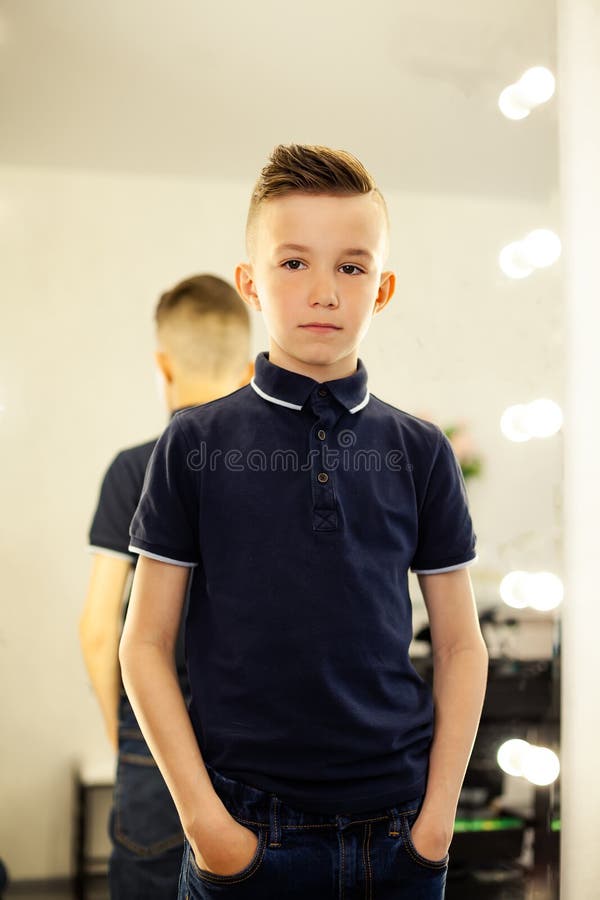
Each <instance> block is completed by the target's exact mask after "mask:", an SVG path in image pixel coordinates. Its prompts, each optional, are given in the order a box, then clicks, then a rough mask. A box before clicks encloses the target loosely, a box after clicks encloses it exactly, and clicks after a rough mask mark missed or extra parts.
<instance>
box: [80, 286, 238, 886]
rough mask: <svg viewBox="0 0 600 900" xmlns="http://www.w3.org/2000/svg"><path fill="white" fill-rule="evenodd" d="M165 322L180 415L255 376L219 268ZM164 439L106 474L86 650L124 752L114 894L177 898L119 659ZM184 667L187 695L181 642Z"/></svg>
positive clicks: (152, 780) (96, 522) (169, 812)
mask: <svg viewBox="0 0 600 900" xmlns="http://www.w3.org/2000/svg"><path fill="white" fill-rule="evenodd" d="M155 322H156V341H157V349H156V351H155V353H154V359H155V362H156V368H157V373H158V374H159V377H160V379H161V382H162V387H163V394H164V401H165V405H166V407H167V409H168V410H169V412H170V416H171V418H172V417H173V415H174V413H175V412H176V411H178V410H180V409H185V408H186V407H188V406H191V405H195V404H200V403H205V402H207V401H209V400H214V399H215V398H216V397H220V396H223V395H224V394H227V393H229V392H230V391H233V390H235V389H236V388H237V387H239V386H240V385H241V384H246V383H247V381H248V380H249V378H250V376H251V374H252V371H251V370H252V363H250V362H249V352H250V321H249V314H248V309H247V307H246V306H245V305H244V304H243V303H242V301H241V300H240V298H239V296H238V294H237V293H236V291H235V289H234V287H233V286H232V285H230V284H228V283H227V282H226V281H223V280H222V279H221V278H217V277H215V276H214V275H196V276H194V277H191V278H187V279H185V281H182V282H180V283H179V284H177V285H175V287H173V288H172V289H171V290H169V291H167V292H166V293H164V294H163V295H162V297H161V298H160V300H159V302H158V305H157V307H156V310H155ZM155 443H156V439H155V440H153V441H149V442H148V443H144V444H140V445H138V446H136V447H130V448H128V449H126V450H122V451H121V452H120V453H118V454H117V455H116V457H115V458H114V460H113V461H112V463H111V464H110V466H109V467H108V470H107V472H106V474H105V476H104V479H103V482H102V488H101V491H100V496H99V499H98V505H97V508H96V511H95V513H94V517H93V521H92V524H91V528H90V532H89V543H90V546H89V549H90V550H91V551H92V552H93V559H92V571H91V577H90V584H89V589H88V593H87V597H86V602H85V607H84V611H83V614H82V617H81V621H80V641H81V647H82V651H83V656H84V659H85V662H86V665H87V668H88V671H89V674H90V678H91V681H92V685H93V687H94V690H95V692H96V694H97V697H98V701H99V703H100V708H101V710H102V713H103V716H104V721H105V725H106V731H107V734H108V738H109V740H110V743H111V744H112V746H113V747H114V748H115V749H118V752H119V755H118V765H117V778H116V790H115V794H114V806H113V810H112V813H111V819H110V835H111V840H112V843H113V849H112V853H111V857H110V863H109V881H110V889H111V897H112V898H113V900H118V898H123V900H138V898H139V900H165V898H168V897H172V898H175V897H176V896H177V882H178V878H179V870H180V867H181V851H182V846H183V832H182V830H181V824H180V822H179V817H178V815H177V811H176V809H175V807H174V805H173V801H172V800H171V795H170V794H169V792H168V790H167V787H166V785H165V783H164V780H163V778H162V776H161V774H160V771H159V770H158V768H157V767H156V765H155V764H154V762H153V760H152V757H151V756H150V751H149V750H148V748H147V746H146V744H145V742H144V740H143V738H142V735H141V733H140V731H139V727H138V724H137V722H136V720H135V716H134V714H133V711H132V709H131V706H130V704H129V701H128V699H127V697H126V696H125V693H124V691H123V689H122V687H121V677H120V672H119V666H118V641H119V635H120V631H121V618H122V611H123V610H122V607H123V595H124V591H125V585H126V583H127V580H128V578H129V575H130V573H131V569H132V567H133V565H134V564H135V562H137V560H138V556H137V555H136V554H130V553H129V552H128V550H127V547H128V543H129V524H130V522H131V518H132V516H133V514H134V512H135V509H136V506H137V504H138V502H139V498H140V494H141V492H142V484H143V479H144V473H145V470H146V465H147V463H148V460H149V458H150V454H151V452H152V450H153V448H154V445H155ZM125 605H126V604H125ZM176 666H177V672H178V677H179V683H180V686H181V689H182V691H183V692H184V694H186V695H187V693H188V688H187V679H186V676H185V660H184V654H183V643H182V642H180V641H178V645H177V653H176Z"/></svg>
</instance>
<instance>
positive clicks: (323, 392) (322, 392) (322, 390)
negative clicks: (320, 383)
mask: <svg viewBox="0 0 600 900" xmlns="http://www.w3.org/2000/svg"><path fill="white" fill-rule="evenodd" d="M318 394H319V397H326V396H327V388H319V391H318Z"/></svg>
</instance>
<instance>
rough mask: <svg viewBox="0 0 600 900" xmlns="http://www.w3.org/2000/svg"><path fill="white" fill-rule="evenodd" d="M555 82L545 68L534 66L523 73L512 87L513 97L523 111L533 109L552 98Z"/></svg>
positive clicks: (548, 70)
mask: <svg viewBox="0 0 600 900" xmlns="http://www.w3.org/2000/svg"><path fill="white" fill-rule="evenodd" d="M555 88H556V81H555V78H554V75H553V74H552V72H551V71H550V69H547V68H546V67H545V66H534V67H533V68H532V69H527V71H526V72H523V74H522V75H521V77H520V78H519V80H518V82H517V83H516V85H515V86H514V97H515V101H516V102H517V103H520V104H521V105H522V106H524V107H525V109H533V107H534V106H539V104H540V103H547V102H548V100H550V98H551V97H553V96H554V91H555Z"/></svg>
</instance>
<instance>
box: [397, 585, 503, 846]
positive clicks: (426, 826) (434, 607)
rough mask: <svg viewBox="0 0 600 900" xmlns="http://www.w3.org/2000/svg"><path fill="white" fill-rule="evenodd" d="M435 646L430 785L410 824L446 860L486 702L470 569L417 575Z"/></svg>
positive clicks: (484, 659) (418, 842) (421, 842)
mask: <svg viewBox="0 0 600 900" xmlns="http://www.w3.org/2000/svg"><path fill="white" fill-rule="evenodd" d="M418 577H419V585H420V587H421V592H422V594H423V598H424V600H425V605H426V607H427V612H428V614H429V623H430V627H431V641H432V648H433V665H434V669H433V701H434V709H435V713H434V715H435V720H434V731H433V741H432V745H431V752H430V757H429V775H428V779H427V790H426V792H425V798H424V801H423V806H422V808H421V812H420V813H419V817H418V819H417V820H416V822H415V823H414V825H413V828H412V839H413V843H414V844H415V847H416V849H417V850H418V852H419V853H421V855H422V856H425V857H426V858H427V859H442V858H443V857H444V856H445V855H446V853H447V851H448V847H449V846H450V842H451V840H452V833H453V829H454V818H455V815H456V807H457V805H458V798H459V794H460V790H461V786H462V783H463V779H464V776H465V771H466V768H467V763H468V761H469V757H470V755H471V751H472V749H473V743H474V741H475V735H476V733H477V726H478V724H479V718H480V715H481V708H482V706H483V698H484V695H485V686H486V680H487V663H488V654H487V649H486V646H485V643H484V641H483V638H482V636H481V630H480V628H479V620H478V617H477V609H476V606H475V598H474V596H473V588H472V585H471V578H470V575H469V571H468V569H467V568H463V569H457V570H455V571H453V572H440V573H438V574H433V575H419V576H418Z"/></svg>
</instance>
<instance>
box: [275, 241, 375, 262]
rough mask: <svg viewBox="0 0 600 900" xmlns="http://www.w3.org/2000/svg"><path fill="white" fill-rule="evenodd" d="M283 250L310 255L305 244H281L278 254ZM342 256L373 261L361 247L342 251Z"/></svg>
mask: <svg viewBox="0 0 600 900" xmlns="http://www.w3.org/2000/svg"><path fill="white" fill-rule="evenodd" d="M282 250H292V251H295V252H297V253H309V252H310V247H305V246H304V244H279V246H278V247H276V248H275V252H276V253H281V251H282ZM341 255H342V256H361V257H363V258H365V259H373V254H372V253H370V252H369V251H368V250H363V249H362V248H361V247H349V248H348V249H347V250H342V253H341Z"/></svg>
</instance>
